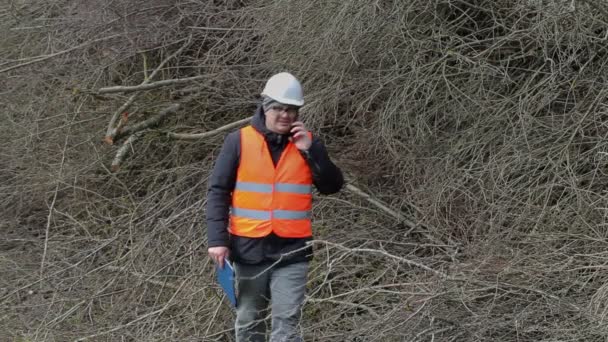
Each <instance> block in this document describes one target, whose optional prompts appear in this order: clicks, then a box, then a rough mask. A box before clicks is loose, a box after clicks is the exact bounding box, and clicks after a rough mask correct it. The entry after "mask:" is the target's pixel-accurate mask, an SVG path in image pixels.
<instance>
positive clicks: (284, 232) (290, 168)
mask: <svg viewBox="0 0 608 342" xmlns="http://www.w3.org/2000/svg"><path fill="white" fill-rule="evenodd" d="M240 133H241V154H240V161H239V168H238V170H237V181H236V184H235V187H234V191H233V193H232V207H231V213H230V233H232V234H234V235H239V236H245V237H263V236H266V235H268V234H270V233H271V232H274V233H275V234H277V235H279V236H282V237H309V236H311V235H312V230H311V222H310V218H311V209H312V173H311V172H310V167H309V166H308V163H307V162H306V160H304V158H303V157H302V155H301V154H300V152H299V151H298V149H297V148H296V147H295V145H294V144H293V143H291V142H289V143H288V144H287V146H286V147H285V149H284V151H283V153H282V154H281V157H280V159H279V161H278V162H277V164H276V166H275V165H274V163H273V161H272V157H271V155H270V152H269V150H268V146H267V145H266V140H265V138H264V136H262V135H261V134H260V133H258V132H257V130H255V128H253V127H251V126H247V127H245V128H243V129H241V131H240ZM310 137H312V136H311V135H310Z"/></svg>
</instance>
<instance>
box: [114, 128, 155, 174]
mask: <svg viewBox="0 0 608 342" xmlns="http://www.w3.org/2000/svg"><path fill="white" fill-rule="evenodd" d="M145 132H147V131H139V132H137V133H135V134H132V135H131V136H130V137H129V139H127V140H125V142H124V143H123V144H122V146H121V147H120V148H119V149H118V151H116V156H115V157H114V160H113V161H112V166H111V168H110V169H111V170H112V171H113V172H116V171H118V169H120V164H122V162H123V160H124V159H125V157H126V156H127V153H128V152H129V149H132V147H133V143H135V141H137V140H138V139H139V138H140V137H141V136H142V135H143V134H144V133H145Z"/></svg>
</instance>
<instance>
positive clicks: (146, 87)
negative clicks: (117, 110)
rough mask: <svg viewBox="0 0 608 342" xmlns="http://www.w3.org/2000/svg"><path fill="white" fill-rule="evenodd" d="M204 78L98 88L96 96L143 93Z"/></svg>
mask: <svg viewBox="0 0 608 342" xmlns="http://www.w3.org/2000/svg"><path fill="white" fill-rule="evenodd" d="M206 77H208V76H207V75H199V76H193V77H187V78H177V79H170V80H162V81H158V82H152V83H142V84H140V85H136V86H115V87H106V88H100V89H99V90H98V91H97V94H113V93H130V92H134V91H144V90H150V89H156V88H160V87H165V86H168V85H173V84H181V83H189V82H193V81H196V80H201V79H203V78H206Z"/></svg>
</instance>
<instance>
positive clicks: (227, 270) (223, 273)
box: [215, 259, 236, 308]
mask: <svg viewBox="0 0 608 342" xmlns="http://www.w3.org/2000/svg"><path fill="white" fill-rule="evenodd" d="M215 271H216V272H215V273H216V277H217V282H218V283H219V284H220V285H221V286H222V289H223V290H224V293H225V294H226V297H227V298H228V300H229V301H230V304H232V307H233V308H236V291H235V289H234V267H233V266H232V264H231V263H230V261H228V259H224V268H220V267H219V266H217V265H216V266H215Z"/></svg>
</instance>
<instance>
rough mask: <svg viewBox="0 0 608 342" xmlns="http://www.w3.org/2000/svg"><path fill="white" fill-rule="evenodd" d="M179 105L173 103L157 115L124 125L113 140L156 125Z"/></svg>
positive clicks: (175, 110)
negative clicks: (133, 123) (130, 124)
mask: <svg viewBox="0 0 608 342" xmlns="http://www.w3.org/2000/svg"><path fill="white" fill-rule="evenodd" d="M180 107H181V105H180V104H179V103H174V104H172V105H170V106H169V107H167V108H165V109H163V110H161V111H160V112H159V113H158V114H157V115H155V116H153V117H151V118H149V119H147V120H144V121H142V122H140V123H137V124H135V125H133V126H129V127H126V128H124V129H122V130H121V131H120V132H118V133H117V134H116V135H115V137H114V140H118V139H120V138H122V137H124V136H127V135H130V134H133V133H137V132H139V131H141V130H144V129H146V128H151V127H153V126H156V125H157V124H159V123H160V122H161V121H162V120H163V119H164V118H165V117H166V116H167V115H169V114H174V113H175V112H177V110H178V109H179V108H180Z"/></svg>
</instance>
